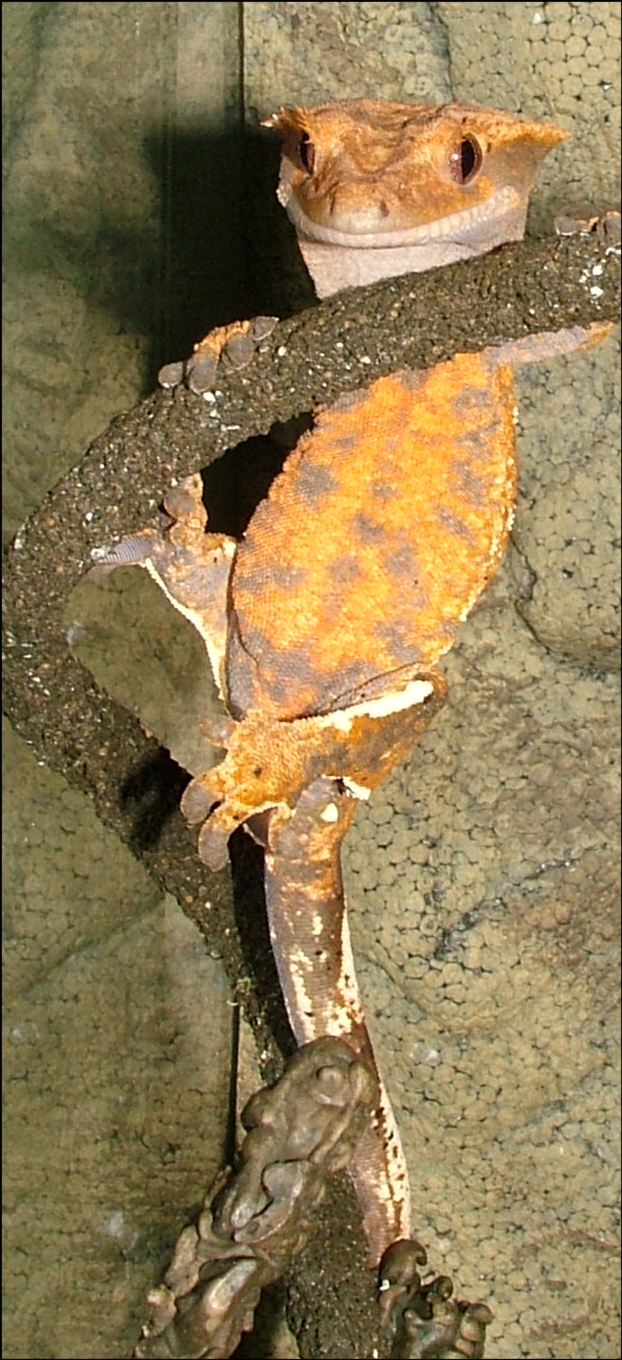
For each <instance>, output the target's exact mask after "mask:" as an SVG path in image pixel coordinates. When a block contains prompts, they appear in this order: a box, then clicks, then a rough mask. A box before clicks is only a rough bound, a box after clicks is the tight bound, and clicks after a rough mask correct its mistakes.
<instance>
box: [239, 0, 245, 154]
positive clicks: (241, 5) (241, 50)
mask: <svg viewBox="0 0 622 1360" xmlns="http://www.w3.org/2000/svg"><path fill="white" fill-rule="evenodd" d="M244 37H245V34H244V2H243V0H239V3H238V55H239V64H238V116H239V119H240V127H241V129H243V128H244V123H245V121H246V92H245V88H244V86H245V79H246V67H245V62H244V57H245V49H244Z"/></svg>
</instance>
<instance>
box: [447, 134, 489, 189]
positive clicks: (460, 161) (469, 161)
mask: <svg viewBox="0 0 622 1360" xmlns="http://www.w3.org/2000/svg"><path fill="white" fill-rule="evenodd" d="M483 159H484V157H483V154H482V149H481V147H480V145H479V142H477V141H476V140H475V137H471V136H469V137H463V138H462V139H461V141H460V143H459V145H458V146H457V147H456V150H455V151H452V153H451V155H450V157H449V169H450V173H451V177H452V179H455V181H456V183H457V184H471V183H472V181H473V180H474V179H475V176H476V175H477V174H478V173H479V171H480V170H481V167H482V161H483Z"/></svg>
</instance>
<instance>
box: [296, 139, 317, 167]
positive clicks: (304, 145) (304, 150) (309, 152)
mask: <svg viewBox="0 0 622 1360" xmlns="http://www.w3.org/2000/svg"><path fill="white" fill-rule="evenodd" d="M298 155H299V156H300V159H301V161H302V165H303V167H304V169H305V170H306V172H307V174H308V175H312V174H313V170H314V167H315V147H314V145H313V142H312V141H311V138H310V137H309V134H308V132H303V134H302V137H301V138H300V145H299V147H298Z"/></svg>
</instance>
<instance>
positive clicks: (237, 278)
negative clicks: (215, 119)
mask: <svg viewBox="0 0 622 1360" xmlns="http://www.w3.org/2000/svg"><path fill="white" fill-rule="evenodd" d="M146 150H147V156H148V159H149V162H150V165H151V168H152V171H153V172H154V173H155V174H156V176H157V178H158V182H159V184H160V201H161V204H162V216H163V226H162V232H161V241H162V251H161V260H160V261H159V262H158V274H159V283H158V286H157V287H156V290H155V293H156V297H158V298H159V299H160V308H159V316H158V317H157V318H155V321H156V326H155V344H154V347H153V360H152V373H151V375H150V376H151V378H152V381H155V375H156V373H157V370H158V368H159V367H160V366H161V364H163V363H168V362H171V361H172V360H175V359H179V358H185V357H186V356H187V355H189V354H190V353H191V352H192V347H193V345H194V344H195V343H196V341H197V340H199V339H201V338H202V336H203V335H205V334H206V332H207V331H208V330H210V329H211V327H212V326H218V325H222V324H223V323H224V322H226V321H232V320H235V319H237V318H240V317H244V316H252V315H257V314H259V313H268V314H270V315H272V314H274V315H278V316H279V317H284V316H287V315H291V314H292V312H294V311H298V310H300V309H301V308H302V307H304V306H309V305H311V304H312V303H313V302H314V300H315V294H314V292H313V288H312V285H311V283H310V280H309V279H308V276H307V274H306V270H305V269H304V266H303V265H302V262H301V260H300V255H299V251H298V248H297V245H296V240H295V234H294V231H293V228H291V226H290V223H289V221H288V220H287V218H286V215H285V213H284V212H283V209H282V208H281V207H280V206H279V204H278V202H277V198H276V186H277V182H278V167H279V157H280V140H279V138H278V137H277V136H275V134H274V133H271V132H268V131H267V130H265V129H262V128H260V127H259V126H257V125H255V126H247V127H240V128H238V129H232V130H230V131H226V132H223V133H209V132H207V131H201V132H198V131H194V132H192V131H186V132H179V131H176V132H175V133H174V134H173V135H172V136H171V137H170V138H168V137H163V136H162V135H160V134H158V133H156V134H154V135H153V136H152V137H151V138H150V139H149V140H148V141H147V147H146ZM115 248H116V249H119V253H120V255H121V258H122V255H123V247H122V244H119V243H116V246H115ZM146 272H148V270H147V271H146ZM154 282H155V280H154ZM152 286H153V285H152ZM119 303H120V306H121V308H123V306H124V298H123V296H122V294H121V291H120V292H119Z"/></svg>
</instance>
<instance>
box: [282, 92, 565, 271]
mask: <svg viewBox="0 0 622 1360" xmlns="http://www.w3.org/2000/svg"><path fill="white" fill-rule="evenodd" d="M267 121H268V125H270V126H272V127H275V128H277V130H278V131H279V132H280V133H281V135H282V137H283V143H284V145H283V153H282V160H281V177H280V183H279V189H278V196H279V200H280V202H281V203H282V204H283V206H284V207H285V208H286V210H287V212H288V214H289V216H290V218H291V220H292V222H293V223H294V226H295V228H296V232H297V236H298V241H299V245H300V248H301V251H302V253H303V255H304V257H305V260H306V263H307V266H308V267H309V270H310V272H311V274H312V276H313V279H314V282H315V284H316V288H317V290H318V292H319V294H320V296H325V295H326V294H328V293H330V292H334V291H336V289H337V288H340V287H348V286H353V284H356V283H362V282H371V281H372V280H373V279H377V278H383V277H390V276H391V275H392V274H400V273H405V272H409V271H411V270H422V269H430V268H433V267H435V266H437V265H442V264H448V263H451V262H452V261H453V260H457V259H465V258H469V257H470V256H473V255H480V254H484V253H485V252H486V251H488V250H492V249H493V247H494V246H496V245H499V244H501V243H502V242H505V241H514V240H519V239H520V238H521V237H522V236H523V234H524V229H525V219H526V214H527V207H528V202H529V194H530V191H531V188H532V185H533V182H534V179H535V176H536V172H537V169H538V166H539V164H540V162H541V160H542V159H543V157H544V156H545V155H546V153H547V151H549V150H550V149H551V147H553V146H555V145H556V144H557V143H558V142H560V141H562V140H563V139H564V138H565V137H566V136H567V133H566V132H564V131H562V130H561V129H560V128H555V127H549V126H547V125H546V124H543V123H533V122H527V121H523V120H521V119H519V118H516V117H515V116H514V115H512V114H509V113H504V112H502V111H500V110H496V109H483V108H476V107H470V106H466V105H461V104H444V105H438V106H428V105H422V104H393V103H387V104H385V103H380V102H376V101H375V100H367V99H363V100H358V101H353V102H349V101H343V102H337V103H333V104H325V105H320V106H319V107H318V108H316V109H307V108H304V107H301V108H284V109H281V111H280V112H279V113H277V114H274V115H273V116H272V118H271V119H269V120H267ZM330 252H332V253H333V255H335V254H336V253H337V252H340V253H341V255H342V256H343V257H344V258H343V263H344V270H340V271H339V273H338V278H337V282H336V283H335V282H334V280H332V281H331V279H330V278H329V279H328V282H326V280H325V278H324V277H323V274H322V268H323V267H324V266H325V265H327V267H328V268H329V269H330V264H328V260H327V256H328V254H329V253H330ZM362 252H365V257H363V256H362ZM348 254H349V256H350V265H351V270H350V274H349V275H348V273H347V263H348V262H347V258H346V257H347V255H348ZM318 261H319V264H318Z"/></svg>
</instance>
